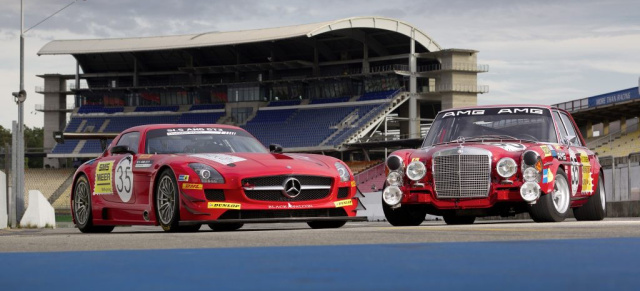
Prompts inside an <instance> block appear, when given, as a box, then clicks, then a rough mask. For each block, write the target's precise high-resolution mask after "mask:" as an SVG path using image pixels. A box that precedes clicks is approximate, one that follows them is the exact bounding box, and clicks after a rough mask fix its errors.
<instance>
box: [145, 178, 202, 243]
mask: <svg viewBox="0 0 640 291" xmlns="http://www.w3.org/2000/svg"><path fill="white" fill-rule="evenodd" d="M155 192H156V193H155V197H156V199H155V200H156V217H157V218H158V222H159V223H160V226H162V229H163V230H164V231H167V232H176V231H180V226H179V225H178V224H179V222H180V209H179V208H180V203H179V200H178V183H177V182H176V178H175V176H174V175H173V172H172V171H171V170H169V169H167V170H164V171H162V173H160V179H158V182H157V186H156V191H155ZM199 228H200V227H198V229H199ZM183 229H185V228H184V227H183Z"/></svg>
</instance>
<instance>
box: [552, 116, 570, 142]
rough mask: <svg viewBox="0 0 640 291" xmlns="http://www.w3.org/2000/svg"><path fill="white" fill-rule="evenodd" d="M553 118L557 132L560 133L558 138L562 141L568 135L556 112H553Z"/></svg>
mask: <svg viewBox="0 0 640 291" xmlns="http://www.w3.org/2000/svg"><path fill="white" fill-rule="evenodd" d="M553 118H554V119H555V120H556V123H557V126H558V131H559V132H560V138H561V139H562V140H564V139H565V138H566V137H567V135H569V134H568V133H567V129H566V128H565V127H564V122H563V121H562V117H560V114H559V113H558V111H554V112H553Z"/></svg>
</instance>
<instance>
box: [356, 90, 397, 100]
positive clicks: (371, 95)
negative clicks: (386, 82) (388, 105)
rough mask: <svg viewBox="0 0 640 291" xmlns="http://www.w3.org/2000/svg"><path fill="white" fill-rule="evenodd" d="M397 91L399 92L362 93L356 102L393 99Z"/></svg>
mask: <svg viewBox="0 0 640 291" xmlns="http://www.w3.org/2000/svg"><path fill="white" fill-rule="evenodd" d="M398 91H399V90H387V91H380V92H368V93H364V94H363V95H362V96H360V98H358V101H367V100H379V99H389V98H391V97H393V96H394V95H396V93H398Z"/></svg>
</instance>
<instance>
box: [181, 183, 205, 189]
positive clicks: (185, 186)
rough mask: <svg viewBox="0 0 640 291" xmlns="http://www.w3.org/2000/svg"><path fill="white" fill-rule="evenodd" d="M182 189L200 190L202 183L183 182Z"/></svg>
mask: <svg viewBox="0 0 640 291" xmlns="http://www.w3.org/2000/svg"><path fill="white" fill-rule="evenodd" d="M182 189H191V190H202V184H191V183H183V184H182Z"/></svg>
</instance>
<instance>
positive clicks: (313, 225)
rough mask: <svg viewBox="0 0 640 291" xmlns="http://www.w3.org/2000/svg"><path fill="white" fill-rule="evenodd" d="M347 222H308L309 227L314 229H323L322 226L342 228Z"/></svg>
mask: <svg viewBox="0 0 640 291" xmlns="http://www.w3.org/2000/svg"><path fill="white" fill-rule="evenodd" d="M346 223H347V222H346V221H340V220H337V221H309V222H307V224H308V225H309V227H311V228H313V229H321V228H340V227H343V226H344V225H345V224H346Z"/></svg>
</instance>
